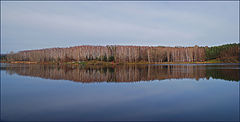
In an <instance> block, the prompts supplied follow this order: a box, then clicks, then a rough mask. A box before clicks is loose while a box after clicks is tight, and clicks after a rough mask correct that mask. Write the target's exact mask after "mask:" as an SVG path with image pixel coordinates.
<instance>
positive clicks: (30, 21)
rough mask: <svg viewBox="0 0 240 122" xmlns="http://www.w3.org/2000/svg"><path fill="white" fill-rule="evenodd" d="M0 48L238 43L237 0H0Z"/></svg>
mask: <svg viewBox="0 0 240 122" xmlns="http://www.w3.org/2000/svg"><path fill="white" fill-rule="evenodd" d="M1 34H2V36H1V53H10V52H11V51H13V52H17V51H21V50H31V49H42V48H51V47H70V46H78V45H103V46H104V45H139V46H143V45H144V46H172V47H173V46H194V45H199V46H216V45H222V44H228V43H239V2H238V1H231V2H226V1H225V2H219V1H215V2H207V1H206V2H196V1H191V2H184V1H180V2H176V1H175V2H174V1H169V2H153V1H152V2H137V1H136V2H66V1H63V2H59V1H58V2H50V1H49V2H24V1H22V2H7V1H4V2H2V5H1Z"/></svg>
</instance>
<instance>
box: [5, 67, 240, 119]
mask: <svg viewBox="0 0 240 122" xmlns="http://www.w3.org/2000/svg"><path fill="white" fill-rule="evenodd" d="M1 75H2V76H1V80H2V119H3V120H238V117H239V115H238V114H239V93H238V91H239V82H228V81H224V80H216V79H211V78H210V79H209V80H204V79H200V80H198V81H196V80H194V79H181V80H180V79H178V80H177V79H171V80H161V81H158V80H154V81H150V82H132V83H107V82H103V83H98V82H96V83H87V84H86V83H75V82H68V81H65V80H50V79H42V78H37V77H25V76H19V75H16V74H14V75H8V74H7V73H6V72H5V71H1Z"/></svg>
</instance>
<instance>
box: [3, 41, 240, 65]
mask: <svg viewBox="0 0 240 122" xmlns="http://www.w3.org/2000/svg"><path fill="white" fill-rule="evenodd" d="M229 54H230V55H231V56H237V55H238V54H239V44H229V45H222V46H217V47H199V46H194V47H162V46H119V45H111V46H87V45H84V46H75V47H69V48H47V49H39V50H25V51H20V52H17V53H10V54H7V55H6V56H5V57H4V58H5V59H6V60H7V61H33V62H72V61H90V60H99V61H106V62H107V61H108V62H112V61H114V62H123V63H126V62H141V61H143V62H149V63H152V62H195V61H198V62H199V61H200V62H201V61H206V60H210V59H215V58H223V57H228V56H229Z"/></svg>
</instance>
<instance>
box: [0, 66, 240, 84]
mask: <svg viewBox="0 0 240 122" xmlns="http://www.w3.org/2000/svg"><path fill="white" fill-rule="evenodd" d="M1 70H6V71H7V73H9V74H14V73H16V74H18V75H23V76H34V77H41V78H46V79H54V80H71V81H75V82H84V83H89V82H105V81H106V82H137V81H150V80H164V79H183V78H190V79H196V80H198V79H200V78H205V79H209V78H213V79H224V80H229V81H239V79H240V78H239V67H238V65H221V66H219V65H120V66H119V65H116V66H107V67H106V66H81V65H40V64H31V65H28V64H7V65H6V66H2V67H1Z"/></svg>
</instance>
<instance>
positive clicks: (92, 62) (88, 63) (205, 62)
mask: <svg viewBox="0 0 240 122" xmlns="http://www.w3.org/2000/svg"><path fill="white" fill-rule="evenodd" d="M0 63H8V64H57V65H66V64H71V65H137V64H217V63H223V64H227V63H240V62H223V61H219V60H209V61H204V62H150V63H149V62H132V63H122V62H121V63H119V62H104V61H81V62H76V61H75V62H74V61H73V62H33V61H0Z"/></svg>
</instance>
